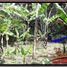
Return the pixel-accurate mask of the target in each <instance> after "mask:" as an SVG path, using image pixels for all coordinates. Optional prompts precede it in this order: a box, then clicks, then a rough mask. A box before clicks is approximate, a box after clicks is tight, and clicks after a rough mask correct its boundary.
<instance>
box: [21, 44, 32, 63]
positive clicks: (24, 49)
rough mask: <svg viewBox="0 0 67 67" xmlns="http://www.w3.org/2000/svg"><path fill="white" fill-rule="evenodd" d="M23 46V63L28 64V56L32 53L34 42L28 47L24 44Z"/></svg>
mask: <svg viewBox="0 0 67 67" xmlns="http://www.w3.org/2000/svg"><path fill="white" fill-rule="evenodd" d="M20 48H21V56H22V58H23V63H24V64H26V56H27V55H29V54H31V53H32V44H30V45H29V46H28V47H27V49H26V48H25V47H23V46H21V47H20Z"/></svg>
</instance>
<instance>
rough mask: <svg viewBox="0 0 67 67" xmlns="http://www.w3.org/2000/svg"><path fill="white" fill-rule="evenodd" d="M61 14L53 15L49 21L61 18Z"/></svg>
mask: <svg viewBox="0 0 67 67" xmlns="http://www.w3.org/2000/svg"><path fill="white" fill-rule="evenodd" d="M59 17H60V16H59V15H57V14H56V15H53V16H52V17H50V18H49V19H48V21H49V22H53V21H55V19H57V18H59Z"/></svg>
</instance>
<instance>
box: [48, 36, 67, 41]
mask: <svg viewBox="0 0 67 67" xmlns="http://www.w3.org/2000/svg"><path fill="white" fill-rule="evenodd" d="M64 39H67V36H64V37H61V38H57V39H54V40H50V41H49V42H61V41H63V40H64Z"/></svg>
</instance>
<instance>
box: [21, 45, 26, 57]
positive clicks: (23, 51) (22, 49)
mask: <svg viewBox="0 0 67 67" xmlns="http://www.w3.org/2000/svg"><path fill="white" fill-rule="evenodd" d="M21 54H22V56H25V50H24V47H22V46H21Z"/></svg>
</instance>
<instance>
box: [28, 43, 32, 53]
mask: <svg viewBox="0 0 67 67" xmlns="http://www.w3.org/2000/svg"><path fill="white" fill-rule="evenodd" d="M31 51H32V44H30V46H29V47H28V49H27V53H29V54H30V53H31Z"/></svg>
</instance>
